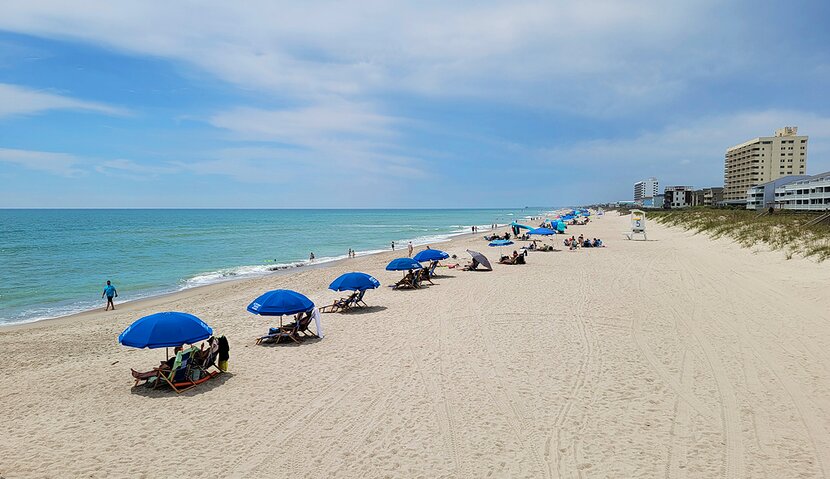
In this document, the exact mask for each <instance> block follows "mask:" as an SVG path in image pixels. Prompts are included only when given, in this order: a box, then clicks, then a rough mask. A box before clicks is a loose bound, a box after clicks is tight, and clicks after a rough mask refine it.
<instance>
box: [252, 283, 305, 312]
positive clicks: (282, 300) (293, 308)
mask: <svg viewBox="0 0 830 479" xmlns="http://www.w3.org/2000/svg"><path fill="white" fill-rule="evenodd" d="M313 308H314V303H313V302H312V301H311V300H310V299H308V298H306V297H305V296H304V295H302V294H300V293H298V292H296V291H291V290H290V289H275V290H273V291H268V292H267V293H265V294H263V295H262V296H260V297H258V298H257V299H255V300H254V301H253V302H252V303H251V304H249V305H248V311H249V312H251V313H254V314H259V315H262V316H285V315H287V314H297V313H304V312H306V311H311V310H312V309H313Z"/></svg>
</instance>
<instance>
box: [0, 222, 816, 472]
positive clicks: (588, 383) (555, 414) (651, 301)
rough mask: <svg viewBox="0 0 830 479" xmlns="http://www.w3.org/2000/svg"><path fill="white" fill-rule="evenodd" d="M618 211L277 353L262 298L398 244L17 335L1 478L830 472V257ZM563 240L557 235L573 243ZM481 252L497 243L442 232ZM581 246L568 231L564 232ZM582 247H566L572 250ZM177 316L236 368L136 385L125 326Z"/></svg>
mask: <svg viewBox="0 0 830 479" xmlns="http://www.w3.org/2000/svg"><path fill="white" fill-rule="evenodd" d="M626 221H627V219H626V218H621V217H618V216H616V214H615V213H611V214H609V215H606V217H604V218H602V219H598V220H597V221H595V222H592V223H590V224H589V225H587V226H582V227H580V226H577V227H571V228H570V229H569V233H575V234H577V235H578V234H579V233H580V232H585V233H586V234H587V235H588V236H592V237H593V236H599V237H601V238H603V239H605V241H606V244H607V245H608V247H607V248H602V249H590V250H580V251H577V252H569V251H561V252H553V253H541V252H540V253H531V254H530V256H529V258H528V263H529V264H527V265H524V266H502V265H496V266H495V268H496V269H495V271H493V272H489V273H484V272H479V273H476V272H462V271H455V270H446V269H444V270H443V271H441V270H439V271H441V272H442V273H444V274H445V277H443V278H440V279H438V280H436V281H435V283H436V284H435V286H430V287H428V288H426V289H424V290H418V291H392V290H390V288H388V287H386V286H384V287H383V288H382V289H380V290H376V291H370V292H369V293H367V295H366V301H367V302H368V303H369V304H370V305H372V306H373V307H372V308H369V309H367V310H365V311H361V312H360V313H354V314H341V315H337V314H327V315H324V321H325V323H324V326H325V332H326V337H325V339H323V340H320V341H307V342H306V343H304V344H302V345H301V346H293V345H290V344H288V345H285V346H255V345H254V341H253V339H254V337H255V336H257V335H258V334H260V333H262V332H264V331H265V330H266V329H267V327H268V325H269V321H268V320H267V319H265V318H261V317H257V316H253V315H250V314H248V313H247V312H246V311H245V306H246V305H247V304H248V303H249V302H250V300H251V299H253V298H254V297H256V296H257V295H258V294H260V293H262V292H264V291H266V290H269V289H274V288H290V289H296V290H298V291H301V292H304V293H306V294H307V295H308V296H309V297H310V298H311V299H312V300H314V301H316V302H317V303H318V304H323V303H328V302H330V301H331V300H333V299H334V298H336V297H337V296H338V295H337V294H335V293H333V292H331V291H328V290H327V289H326V286H327V285H328V283H329V282H330V281H331V279H333V278H334V277H336V276H337V275H339V274H340V273H342V272H345V271H351V270H358V271H366V272H369V273H371V274H373V275H375V276H376V277H377V278H378V279H380V280H381V282H382V283H383V284H384V285H388V284H391V283H393V282H394V281H396V280H397V279H399V276H400V274H399V273H393V272H387V271H384V269H383V266H384V265H385V264H386V262H388V261H389V259H391V258H393V257H394V256H395V255H393V254H392V253H383V254H379V255H376V256H370V257H363V258H357V259H352V260H347V261H344V262H341V263H337V264H335V265H333V266H331V267H327V268H320V269H315V270H306V271H300V272H297V273H296V274H290V275H281V276H273V277H267V278H262V279H256V280H249V281H240V282H233V283H226V284H221V285H213V286H210V287H205V288H199V289H194V290H190V291H186V292H182V293H179V294H175V295H171V296H166V297H162V298H156V299H153V300H149V301H143V302H137V303H133V304H128V305H124V306H123V307H120V308H119V309H118V310H117V311H115V312H108V313H104V312H103V311H98V312H92V313H86V314H83V315H78V316H74V317H70V318H64V319H60V320H55V321H47V322H42V323H39V324H35V325H30V326H26V327H16V328H4V329H2V330H0V354H2V356H3V362H2V364H3V366H4V367H3V373H2V375H0V403H2V405H3V413H2V415H0V431H2V432H3V437H2V440H0V476H3V477H5V478H17V477H81V476H82V477H164V476H173V475H176V476H189V475H195V476H197V477H406V478H409V477H424V478H438V477H457V478H468V477H475V478H478V477H517V478H521V477H528V478H530V477H533V478H537V477H542V478H556V477H579V478H589V477H613V478H629V477H648V478H652V477H673V478H679V477H689V478H708V477H712V478H723V477H727V478H739V477H768V478H793V477H823V476H827V475H828V474H830V380H828V372H829V370H830V328H828V322H830V318H828V311H829V310H830V308H828V307H829V306H830V295H829V294H827V289H828V288H827V286H828V284H830V265H828V264H824V265H819V264H815V263H813V262H811V261H807V260H801V259H793V260H789V261H788V260H786V259H785V258H784V257H783V255H782V254H780V253H774V252H763V251H761V252H758V251H751V250H747V249H741V248H740V247H738V246H736V245H734V244H732V243H730V242H729V241H727V240H718V241H713V240H710V239H708V238H706V237H702V236H694V235H692V234H691V233H688V232H684V231H680V230H676V229H667V228H663V227H659V226H657V225H655V224H651V225H650V234H649V241H626V240H623V239H622V236H621V234H620V232H621V231H623V230H624V229H625V227H626V225H627V222H626ZM557 243H558V241H557ZM440 247H441V248H442V249H446V250H448V251H449V252H451V253H456V254H458V255H459V256H461V257H465V258H466V256H465V255H464V249H465V248H467V247H474V249H478V250H481V251H482V252H484V253H485V254H488V256H489V257H490V258H493V259H494V258H495V257H496V256H497V255H496V251H495V250H494V249H493V248H488V247H487V246H486V243H485V242H484V241H483V240H481V239H473V238H469V237H468V238H459V239H456V240H454V241H452V242H450V243H445V244H443V245H441V246H440ZM560 248H561V246H560ZM561 249H564V248H561ZM160 310H179V311H187V312H191V313H194V314H196V315H198V316H199V317H201V318H203V319H204V320H205V321H207V322H208V323H209V324H211V325H212V326H213V327H214V328H215V329H216V330H217V331H218V332H221V333H224V334H226V335H227V336H228V337H229V338H230V341H231V363H230V364H231V373H230V374H226V375H223V376H221V377H220V378H219V379H216V380H213V381H210V382H208V383H206V384H203V385H202V386H200V387H198V388H196V389H194V390H191V391H189V392H186V393H184V394H182V395H178V396H177V395H176V394H175V393H172V392H169V391H167V392H159V391H148V390H145V389H143V388H140V389H131V385H132V381H131V378H130V376H129V368H130V367H134V368H137V369H141V368H147V367H150V366H152V365H155V364H157V362H158V360H159V359H161V356H162V355H163V352H160V351H158V350H135V349H131V348H126V347H122V346H120V345H118V344H117V342H116V337H117V335H118V333H119V332H121V331H122V330H123V329H124V328H125V327H126V326H127V325H128V324H129V323H131V322H132V321H133V320H135V319H136V318H138V317H140V316H143V315H145V314H149V313H152V312H156V311H160Z"/></svg>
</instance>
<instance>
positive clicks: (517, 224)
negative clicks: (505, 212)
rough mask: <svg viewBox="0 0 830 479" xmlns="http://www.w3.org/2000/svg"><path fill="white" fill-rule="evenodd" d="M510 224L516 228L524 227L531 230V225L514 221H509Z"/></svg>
mask: <svg viewBox="0 0 830 479" xmlns="http://www.w3.org/2000/svg"><path fill="white" fill-rule="evenodd" d="M510 226H515V227H516V228H520V229H524V230H532V229H533V227H532V226H528V225H523V224H519V223H516V222H515V221H514V222H512V223H510Z"/></svg>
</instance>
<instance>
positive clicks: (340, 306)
mask: <svg viewBox="0 0 830 479" xmlns="http://www.w3.org/2000/svg"><path fill="white" fill-rule="evenodd" d="M357 295H358V292H357V291H355V292H354V293H352V294H350V295H349V296H348V297H346V298H340V299H338V300H337V301H335V302H334V303H332V304H328V305H326V306H323V307H322V308H320V312H321V313H342V312H343V311H346V310H348V309H349V308H352V307H353V306H355V299H357Z"/></svg>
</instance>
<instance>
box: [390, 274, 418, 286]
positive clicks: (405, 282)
mask: <svg viewBox="0 0 830 479" xmlns="http://www.w3.org/2000/svg"><path fill="white" fill-rule="evenodd" d="M419 279H420V271H419V272H418V273H414V272H409V273H407V274H406V276H404V277H403V279H401V280H400V281H398V282H397V283H395V284H394V285H392V289H409V288H411V289H418V288H420V287H421V286H420V281H419Z"/></svg>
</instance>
